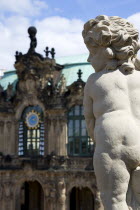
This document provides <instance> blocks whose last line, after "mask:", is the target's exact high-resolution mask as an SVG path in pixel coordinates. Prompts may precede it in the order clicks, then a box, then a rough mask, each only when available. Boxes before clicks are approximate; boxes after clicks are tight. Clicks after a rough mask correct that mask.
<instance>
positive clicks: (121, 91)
mask: <svg viewBox="0 0 140 210" xmlns="http://www.w3.org/2000/svg"><path fill="white" fill-rule="evenodd" d="M138 35H139V34H138V30H137V29H135V27H134V26H133V25H132V24H131V23H129V22H128V21H127V20H125V19H123V18H120V17H117V16H113V17H108V16H105V15H100V16H98V17H96V18H95V19H92V20H89V21H88V22H87V23H86V24H85V25H84V30H83V38H84V42H85V44H86V46H87V48H88V50H89V53H90V54H89V58H88V61H89V62H90V63H91V65H92V66H93V68H94V69H95V73H93V74H91V75H90V77H89V78H88V81H87V83H86V86H85V91H84V115H85V119H86V124H87V129H88V133H89V135H90V137H91V138H92V139H93V141H95V142H96V147H95V153H94V161H93V163H94V170H95V175H96V179H97V185H98V188H99V190H100V193H101V199H102V202H103V205H104V209H105V210H119V209H121V210H128V209H133V210H137V209H139V208H140V194H139V193H138V188H137V184H138V183H139V180H140V179H139V178H138V177H137V178H136V176H135V178H134V180H135V184H134V180H133V177H134V175H136V173H137V175H138V176H139V177H140V173H138V171H139V170H140V169H139V168H137V167H138V166H139V165H140V127H139V125H140V94H139V93H140V82H139V81H140V65H139V64H140V62H139V61H138V59H137V52H138V50H139V49H140V44H139V43H138ZM134 170H137V171H135V172H134ZM130 180H132V183H131V182H130ZM132 186H133V190H132ZM129 188H131V189H130V190H131V194H129V190H128V189H129ZM135 191H136V193H134V192H135ZM126 194H127V201H126ZM128 197H129V198H128ZM134 197H135V202H134V199H133V198H134Z"/></svg>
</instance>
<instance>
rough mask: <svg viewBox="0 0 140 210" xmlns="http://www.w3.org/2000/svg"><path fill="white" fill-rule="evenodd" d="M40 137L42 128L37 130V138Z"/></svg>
mask: <svg viewBox="0 0 140 210" xmlns="http://www.w3.org/2000/svg"><path fill="white" fill-rule="evenodd" d="M39 137H40V130H39V129H38V130H37V138H39Z"/></svg>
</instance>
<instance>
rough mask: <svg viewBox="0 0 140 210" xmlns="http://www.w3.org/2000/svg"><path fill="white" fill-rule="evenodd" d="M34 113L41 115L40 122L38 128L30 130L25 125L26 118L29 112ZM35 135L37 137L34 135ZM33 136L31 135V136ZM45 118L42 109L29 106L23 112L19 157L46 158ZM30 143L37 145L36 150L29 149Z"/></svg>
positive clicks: (20, 125) (20, 122) (19, 130)
mask: <svg viewBox="0 0 140 210" xmlns="http://www.w3.org/2000/svg"><path fill="white" fill-rule="evenodd" d="M31 111H34V112H37V113H39V114H40V122H39V124H38V127H37V128H32V129H31V128H28V126H27V125H26V123H25V119H26V116H27V114H28V113H29V112H31ZM33 133H34V134H35V135H33ZM29 134H31V135H29ZM44 135H45V130H44V116H43V111H42V109H41V107H39V106H38V105H37V106H28V107H26V108H25V109H24V110H23V113H22V116H21V119H20V120H19V129H18V155H19V156H25V157H31V156H33V157H36V156H44V144H45V142H44V140H45V139H44V137H45V136H44ZM28 143H31V145H32V146H33V145H35V148H31V149H29V148H28Z"/></svg>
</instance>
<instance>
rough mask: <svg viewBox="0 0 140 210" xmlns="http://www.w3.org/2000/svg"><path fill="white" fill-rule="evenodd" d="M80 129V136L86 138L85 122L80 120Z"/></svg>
mask: <svg viewBox="0 0 140 210" xmlns="http://www.w3.org/2000/svg"><path fill="white" fill-rule="evenodd" d="M81 129H82V136H87V130H86V123H85V120H82V121H81Z"/></svg>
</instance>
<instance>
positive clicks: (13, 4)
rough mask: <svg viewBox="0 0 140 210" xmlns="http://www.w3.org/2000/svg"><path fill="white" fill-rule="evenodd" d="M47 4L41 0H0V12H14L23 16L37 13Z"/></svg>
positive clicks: (46, 6)
mask: <svg viewBox="0 0 140 210" xmlns="http://www.w3.org/2000/svg"><path fill="white" fill-rule="evenodd" d="M47 8H48V5H47V4H46V3H45V2H44V1H42V0H8V1H6V0H0V12H1V13H5V12H10V13H16V14H20V15H24V16H33V15H39V14H40V13H41V11H42V10H44V9H47Z"/></svg>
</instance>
